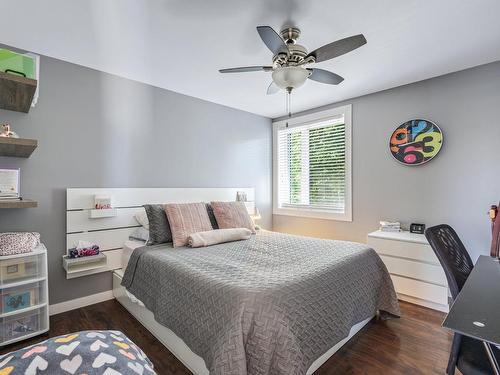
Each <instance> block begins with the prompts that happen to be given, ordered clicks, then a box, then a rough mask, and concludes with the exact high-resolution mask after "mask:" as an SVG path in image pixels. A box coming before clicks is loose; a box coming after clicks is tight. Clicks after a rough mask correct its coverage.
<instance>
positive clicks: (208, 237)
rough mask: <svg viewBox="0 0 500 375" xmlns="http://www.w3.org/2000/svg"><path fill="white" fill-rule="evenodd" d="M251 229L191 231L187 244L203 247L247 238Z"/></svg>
mask: <svg viewBox="0 0 500 375" xmlns="http://www.w3.org/2000/svg"><path fill="white" fill-rule="evenodd" d="M251 236H252V231H251V230H250V229H247V228H230V229H215V230H209V231H207V232H198V233H191V234H190V235H189V236H188V245H189V246H191V247H205V246H212V245H217V244H220V243H225V242H234V241H241V240H248V239H249V238H250V237H251Z"/></svg>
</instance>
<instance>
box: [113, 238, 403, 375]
mask: <svg viewBox="0 0 500 375" xmlns="http://www.w3.org/2000/svg"><path fill="white" fill-rule="evenodd" d="M122 285H123V286H125V287H126V288H127V289H128V290H129V291H130V292H131V293H132V294H134V295H135V296H136V297H137V298H139V299H140V300H141V301H142V302H144V304H145V305H146V307H147V308H148V309H149V310H151V311H152V312H153V313H154V315H155V318H156V320H157V321H158V322H159V323H161V324H163V325H165V326H166V327H168V328H170V329H171V330H172V331H174V332H175V333H176V334H177V335H178V336H179V337H180V338H182V339H183V340H184V341H185V342H186V344H187V345H188V346H189V347H190V348H191V349H192V350H193V351H194V352H195V353H197V354H198V355H200V356H201V357H202V358H203V359H204V360H205V363H206V365H207V367H208V369H209V370H210V373H211V374H218V375H219V374H221V375H222V374H224V375H226V374H235V375H236V374H238V375H244V374H250V375H253V374H283V375H285V374H287V375H288V374H305V373H306V371H307V369H308V368H309V366H310V365H311V364H312V362H314V360H316V359H317V358H318V357H319V356H321V355H322V354H324V353H325V352H326V351H327V350H328V349H330V348H331V347H332V346H334V345H335V344H336V343H337V342H339V341H340V340H342V339H343V338H344V337H346V336H347V335H348V334H349V330H350V328H351V327H352V326H353V325H354V324H356V323H358V322H360V321H362V320H364V319H366V318H368V317H370V316H373V315H374V314H375V313H376V312H377V310H381V311H385V312H387V313H389V314H392V315H396V316H398V315H399V314H400V312H399V306H398V302H397V298H396V293H395V292H394V288H393V285H392V281H391V279H390V277H389V274H388V273H387V270H386V268H385V266H384V264H383V263H382V261H381V259H380V258H379V256H378V255H377V254H376V253H375V251H374V250H373V249H370V248H368V247H367V246H366V245H362V244H357V243H352V242H344V241H330V240H320V239H314V238H308V237H300V236H291V235H286V234H279V233H273V232H262V233H258V234H257V235H254V236H252V237H251V238H250V239H248V240H244V241H237V242H230V243H224V244H219V245H214V246H210V247H207V248H204V249H190V248H176V249H173V248H172V247H170V246H162V245H158V246H150V247H143V248H140V249H136V250H135V251H134V253H133V254H132V257H131V260H130V262H129V265H128V267H127V269H126V271H125V274H124V277H123V281H122Z"/></svg>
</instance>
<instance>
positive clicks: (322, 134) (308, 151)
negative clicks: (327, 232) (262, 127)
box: [273, 106, 352, 221]
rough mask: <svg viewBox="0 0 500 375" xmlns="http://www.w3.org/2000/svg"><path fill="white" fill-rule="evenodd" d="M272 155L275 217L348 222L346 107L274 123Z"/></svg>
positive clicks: (348, 113) (348, 130) (348, 129)
mask: <svg viewBox="0 0 500 375" xmlns="http://www.w3.org/2000/svg"><path fill="white" fill-rule="evenodd" d="M287 123H288V126H287ZM273 154H274V209H273V212H274V213H275V214H279V215H292V216H306V217H317V218H326V219H334V220H345V221H351V220H352V215H351V212H352V210H351V106H344V107H339V108H335V109H333V110H328V111H323V112H319V113H314V114H312V115H305V116H300V117H294V118H292V119H290V120H288V121H287V120H283V121H277V122H275V123H274V150H273Z"/></svg>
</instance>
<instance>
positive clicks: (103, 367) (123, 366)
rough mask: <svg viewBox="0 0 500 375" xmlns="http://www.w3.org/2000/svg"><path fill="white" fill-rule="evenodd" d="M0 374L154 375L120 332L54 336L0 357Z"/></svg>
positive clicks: (136, 350)
mask: <svg viewBox="0 0 500 375" xmlns="http://www.w3.org/2000/svg"><path fill="white" fill-rule="evenodd" d="M0 374H11V375H14V374H37V375H44V374H47V375H63V374H64V375H68V374H110V375H111V374H114V375H132V374H143V375H153V374H156V373H155V372H154V370H153V364H152V363H151V361H150V360H149V359H148V357H147V356H146V354H144V352H143V351H142V350H141V349H140V348H139V347H137V345H135V344H134V343H133V342H132V341H131V340H130V339H129V338H128V337H127V336H125V335H124V334H123V333H122V332H120V331H82V332H75V333H71V334H69V335H64V336H58V337H54V338H51V339H48V340H46V341H43V342H41V343H38V344H35V345H32V346H28V347H26V348H23V349H19V350H16V351H15V352H11V353H7V354H5V355H3V356H1V357H0Z"/></svg>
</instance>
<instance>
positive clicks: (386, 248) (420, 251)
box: [367, 237, 439, 264]
mask: <svg viewBox="0 0 500 375" xmlns="http://www.w3.org/2000/svg"><path fill="white" fill-rule="evenodd" d="M367 244H368V246H370V247H371V248H373V249H374V250H375V251H376V252H377V253H379V254H384V255H393V256H398V257H402V258H408V259H414V260H419V261H422V262H428V263H434V264H439V260H438V259H437V258H436V255H435V254H434V251H433V250H432V248H431V247H430V245H427V244H421V243H415V242H405V241H395V240H386V239H383V238H376V237H368V240H367Z"/></svg>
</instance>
